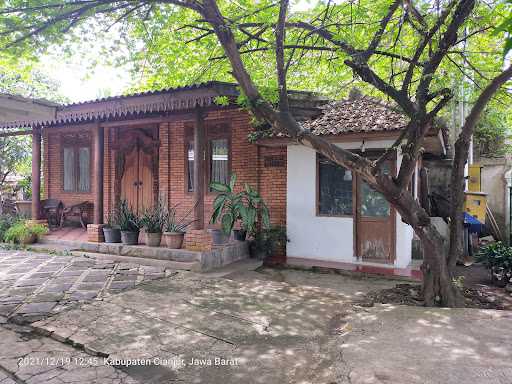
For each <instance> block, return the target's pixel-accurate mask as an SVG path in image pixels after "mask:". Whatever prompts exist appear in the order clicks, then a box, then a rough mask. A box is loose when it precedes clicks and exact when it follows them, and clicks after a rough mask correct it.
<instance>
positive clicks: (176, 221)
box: [164, 204, 195, 233]
mask: <svg viewBox="0 0 512 384" xmlns="http://www.w3.org/2000/svg"><path fill="white" fill-rule="evenodd" d="M178 206H179V204H176V205H175V206H174V207H171V208H170V209H169V211H168V212H167V217H166V222H165V226H164V228H165V232H173V233H185V232H186V230H187V228H188V227H189V225H190V224H192V223H193V222H194V221H195V220H190V219H189V217H190V214H191V213H192V211H193V210H194V207H192V208H190V209H189V210H188V211H187V212H185V214H184V215H183V216H181V217H179V216H178V212H177V209H178Z"/></svg>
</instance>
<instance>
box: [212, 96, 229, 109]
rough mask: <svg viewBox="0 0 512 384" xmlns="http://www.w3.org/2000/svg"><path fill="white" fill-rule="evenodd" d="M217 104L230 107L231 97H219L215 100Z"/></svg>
mask: <svg viewBox="0 0 512 384" xmlns="http://www.w3.org/2000/svg"><path fill="white" fill-rule="evenodd" d="M214 102H215V104H217V105H220V106H223V107H226V106H228V105H229V97H227V96H217V97H216V98H215V99H214Z"/></svg>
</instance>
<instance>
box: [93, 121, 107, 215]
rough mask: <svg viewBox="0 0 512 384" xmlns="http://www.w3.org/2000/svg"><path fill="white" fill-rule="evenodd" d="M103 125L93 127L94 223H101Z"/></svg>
mask: <svg viewBox="0 0 512 384" xmlns="http://www.w3.org/2000/svg"><path fill="white" fill-rule="evenodd" d="M104 141H105V140H104V136H103V127H100V126H99V125H97V126H96V127H95V129H94V191H95V193H94V218H93V221H94V224H103V159H104V152H105V150H104Z"/></svg>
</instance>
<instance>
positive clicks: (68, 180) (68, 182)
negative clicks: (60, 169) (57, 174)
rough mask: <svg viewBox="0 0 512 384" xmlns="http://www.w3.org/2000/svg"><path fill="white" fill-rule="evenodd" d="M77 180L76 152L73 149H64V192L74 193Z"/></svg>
mask: <svg viewBox="0 0 512 384" xmlns="http://www.w3.org/2000/svg"><path fill="white" fill-rule="evenodd" d="M75 180H76V176H75V151H74V148H72V147H68V148H66V147H64V191H69V192H72V191H74V190H75Z"/></svg>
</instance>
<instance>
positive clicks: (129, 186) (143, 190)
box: [116, 127, 159, 214]
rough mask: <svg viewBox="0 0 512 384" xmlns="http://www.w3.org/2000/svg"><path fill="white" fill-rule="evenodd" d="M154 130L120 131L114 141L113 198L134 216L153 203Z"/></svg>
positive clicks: (156, 148) (155, 167) (156, 192)
mask: <svg viewBox="0 0 512 384" xmlns="http://www.w3.org/2000/svg"><path fill="white" fill-rule="evenodd" d="M157 135H158V131H157V130H156V128H155V127H151V128H136V129H129V130H126V131H121V133H120V134H119V136H118V140H117V143H116V144H117V145H116V147H117V153H118V156H117V167H116V168H117V172H116V175H117V181H118V189H119V191H118V192H117V196H118V198H119V199H121V200H126V201H127V203H128V205H129V206H130V208H131V209H133V210H134V212H137V213H139V214H140V213H142V212H143V211H144V209H146V208H150V207H151V206H153V204H154V203H155V201H156V196H157V194H158V191H156V190H155V189H156V186H157V185H158V182H157V180H156V178H157V175H158V169H157V167H158V147H159V141H158V139H157V138H156V137H157Z"/></svg>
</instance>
